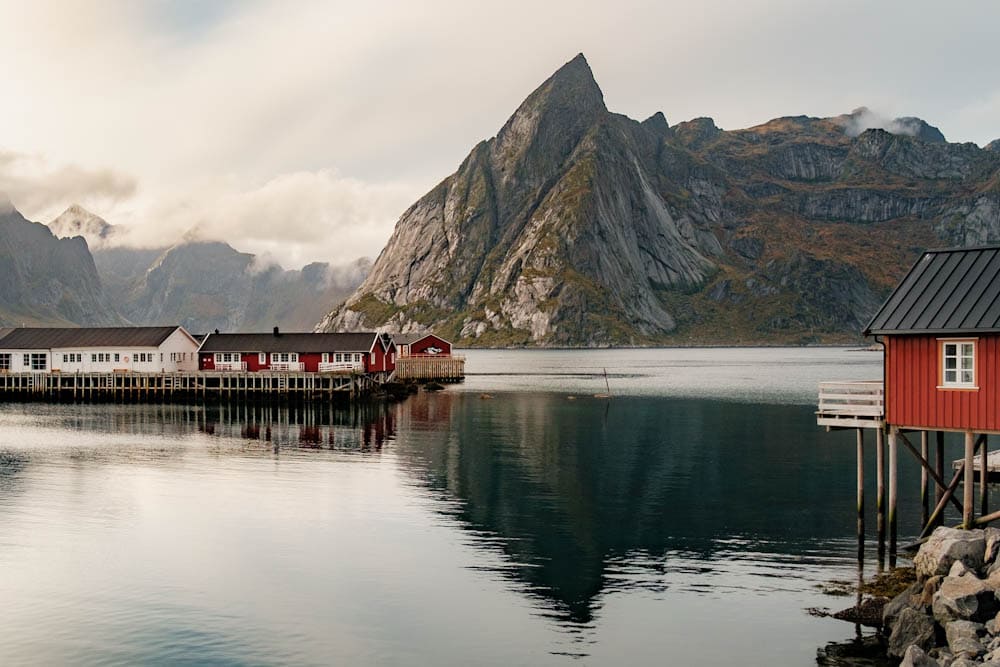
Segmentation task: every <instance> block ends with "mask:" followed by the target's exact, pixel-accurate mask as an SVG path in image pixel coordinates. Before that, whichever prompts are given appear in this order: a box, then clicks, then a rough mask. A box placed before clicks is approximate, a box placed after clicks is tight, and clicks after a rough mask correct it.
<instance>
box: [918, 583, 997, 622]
mask: <svg viewBox="0 0 1000 667" xmlns="http://www.w3.org/2000/svg"><path fill="white" fill-rule="evenodd" d="M932 610H933V612H934V618H935V619H937V621H938V623H940V624H941V625H945V624H947V623H950V622H952V621H975V622H977V623H985V622H986V621H988V620H990V619H991V618H993V617H994V616H995V615H996V613H997V611H1000V604H998V602H997V597H996V594H995V592H994V590H993V588H992V586H991V585H990V583H989V582H987V581H984V580H982V579H978V578H976V577H975V576H973V575H971V574H967V575H965V576H964V577H947V578H946V579H945V580H944V581H943V582H941V588H940V589H938V592H937V593H935V594H934V602H933V604H932Z"/></svg>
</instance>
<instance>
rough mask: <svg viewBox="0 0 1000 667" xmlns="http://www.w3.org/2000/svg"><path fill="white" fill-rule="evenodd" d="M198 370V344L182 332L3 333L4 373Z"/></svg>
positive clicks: (0, 365) (132, 329) (175, 328)
mask: <svg viewBox="0 0 1000 667" xmlns="http://www.w3.org/2000/svg"><path fill="white" fill-rule="evenodd" d="M5 332H6V333H5ZM195 370H198V341H196V340H195V339H194V338H193V337H192V336H191V334H189V333H188V332H187V331H185V330H184V327H180V326H173V327H101V328H80V329H76V328H69V327H62V328H40V327H26V328H20V329H0V373H39V372H59V373H76V372H84V373H116V372H117V373H124V372H128V371H136V372H142V373H164V372H165V373H171V372H175V371H195Z"/></svg>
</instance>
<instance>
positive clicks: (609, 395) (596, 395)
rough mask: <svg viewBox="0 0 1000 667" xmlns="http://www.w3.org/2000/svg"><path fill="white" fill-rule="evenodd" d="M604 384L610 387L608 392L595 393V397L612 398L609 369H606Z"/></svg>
mask: <svg viewBox="0 0 1000 667" xmlns="http://www.w3.org/2000/svg"><path fill="white" fill-rule="evenodd" d="M604 386H605V387H607V388H608V393H606V394H594V398H611V385H610V384H608V369H607V368H605V369H604Z"/></svg>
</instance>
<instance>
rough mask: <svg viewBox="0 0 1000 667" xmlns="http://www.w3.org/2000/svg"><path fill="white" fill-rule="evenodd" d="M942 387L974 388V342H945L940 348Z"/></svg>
mask: <svg viewBox="0 0 1000 667" xmlns="http://www.w3.org/2000/svg"><path fill="white" fill-rule="evenodd" d="M941 359H942V362H943V369H942V375H941V379H942V382H941V385H942V386H943V387H966V388H974V387H975V386H976V342H975V341H971V340H960V341H946V342H944V343H943V344H942V346H941Z"/></svg>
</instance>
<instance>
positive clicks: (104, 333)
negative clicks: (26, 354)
mask: <svg viewBox="0 0 1000 667" xmlns="http://www.w3.org/2000/svg"><path fill="white" fill-rule="evenodd" d="M179 328H180V327H177V326H172V327H94V328H74V327H24V328H18V329H12V330H11V331H10V333H8V334H7V335H6V336H4V337H3V338H0V347H2V348H4V349H8V350H50V349H53V348H70V347H159V345H160V343H162V342H163V341H165V340H166V339H167V338H168V337H169V336H170V334H172V333H173V332H175V331H177V329H179Z"/></svg>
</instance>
